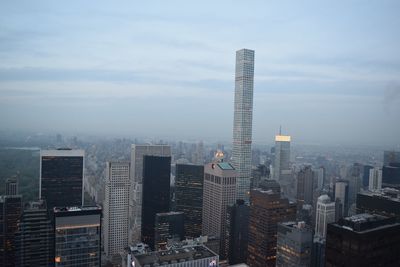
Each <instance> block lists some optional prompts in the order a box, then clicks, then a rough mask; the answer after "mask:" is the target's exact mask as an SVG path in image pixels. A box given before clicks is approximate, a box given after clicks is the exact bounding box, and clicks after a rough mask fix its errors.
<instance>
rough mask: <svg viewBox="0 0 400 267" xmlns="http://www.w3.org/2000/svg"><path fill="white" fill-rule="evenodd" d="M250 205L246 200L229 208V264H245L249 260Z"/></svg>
mask: <svg viewBox="0 0 400 267" xmlns="http://www.w3.org/2000/svg"><path fill="white" fill-rule="evenodd" d="M249 211H250V208H249V205H247V204H245V203H244V200H241V199H238V200H236V204H235V205H232V206H230V207H228V214H227V222H226V224H227V234H226V236H227V242H228V244H227V245H226V248H228V253H227V255H228V260H229V264H231V265H232V264H239V263H244V262H246V260H247V243H248V237H249Z"/></svg>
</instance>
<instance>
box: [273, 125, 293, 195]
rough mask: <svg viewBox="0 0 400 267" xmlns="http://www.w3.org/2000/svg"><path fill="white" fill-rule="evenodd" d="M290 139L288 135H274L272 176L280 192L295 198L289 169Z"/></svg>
mask: <svg viewBox="0 0 400 267" xmlns="http://www.w3.org/2000/svg"><path fill="white" fill-rule="evenodd" d="M290 141H291V137H290V136H288V135H281V133H279V135H276V136H275V157H274V171H273V177H274V179H275V180H276V181H277V182H278V183H279V184H280V186H281V189H282V193H283V194H284V195H285V196H286V197H289V198H291V199H295V198H296V192H295V191H294V188H295V185H293V184H292V183H293V182H294V181H293V175H292V170H291V169H290Z"/></svg>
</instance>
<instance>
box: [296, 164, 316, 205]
mask: <svg viewBox="0 0 400 267" xmlns="http://www.w3.org/2000/svg"><path fill="white" fill-rule="evenodd" d="M313 192H314V172H313V170H312V169H311V166H305V167H304V168H303V169H301V170H300V171H299V173H298V174H297V204H298V205H299V206H300V207H301V206H302V205H303V204H308V205H312V204H313Z"/></svg>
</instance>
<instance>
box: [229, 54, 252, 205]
mask: <svg viewBox="0 0 400 267" xmlns="http://www.w3.org/2000/svg"><path fill="white" fill-rule="evenodd" d="M253 86H254V51H253V50H249V49H241V50H239V51H236V70H235V104H234V105H235V106H234V116H233V117H234V118H233V148H232V165H233V166H234V168H235V169H236V171H237V173H238V177H237V181H236V183H237V185H236V195H237V196H236V198H237V199H244V200H248V199H249V191H250V178H251V142H252V123H253Z"/></svg>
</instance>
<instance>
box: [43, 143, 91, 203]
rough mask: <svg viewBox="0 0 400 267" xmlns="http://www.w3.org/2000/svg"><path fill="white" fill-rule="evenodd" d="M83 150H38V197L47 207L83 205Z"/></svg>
mask: <svg viewBox="0 0 400 267" xmlns="http://www.w3.org/2000/svg"><path fill="white" fill-rule="evenodd" d="M84 155H85V152H84V151H83V150H71V149H57V150H41V151H40V181H39V199H45V200H46V203H47V208H49V209H52V208H53V207H66V206H81V205H83V196H84V195H83V179H84Z"/></svg>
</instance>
